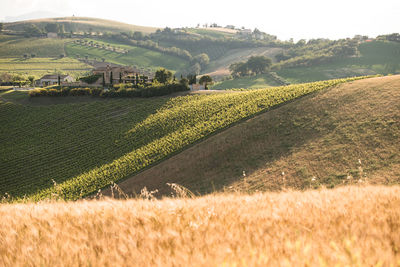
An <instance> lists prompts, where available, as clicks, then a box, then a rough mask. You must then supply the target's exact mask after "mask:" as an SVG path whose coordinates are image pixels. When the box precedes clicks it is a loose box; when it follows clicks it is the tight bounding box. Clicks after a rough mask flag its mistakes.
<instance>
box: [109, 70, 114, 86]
mask: <svg viewBox="0 0 400 267" xmlns="http://www.w3.org/2000/svg"><path fill="white" fill-rule="evenodd" d="M110 84H111V85H112V84H113V73H112V71H110Z"/></svg>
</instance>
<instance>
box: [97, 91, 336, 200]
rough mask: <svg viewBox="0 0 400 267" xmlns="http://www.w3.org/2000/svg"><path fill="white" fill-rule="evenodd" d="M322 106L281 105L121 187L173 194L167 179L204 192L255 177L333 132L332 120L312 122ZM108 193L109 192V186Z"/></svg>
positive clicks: (130, 191)
mask: <svg viewBox="0 0 400 267" xmlns="http://www.w3.org/2000/svg"><path fill="white" fill-rule="evenodd" d="M312 97H313V96H312V95H311V96H305V97H304V98H303V100H305V99H310V98H312ZM303 103H304V102H303ZM318 110H320V106H313V105H308V107H307V109H306V110H304V108H303V106H299V105H298V104H297V103H293V102H292V103H290V104H289V105H284V106H281V107H279V108H277V109H274V110H271V111H269V112H267V113H265V114H262V115H260V116H257V117H255V118H252V119H249V120H248V121H245V122H243V123H240V124H238V125H236V126H234V127H232V128H230V129H228V130H226V131H222V132H220V133H219V134H217V135H216V136H213V137H211V138H208V139H206V140H204V141H202V142H201V143H198V144H195V145H193V146H191V147H189V148H188V149H186V150H185V151H183V152H182V153H180V154H177V155H175V156H173V157H171V158H170V159H168V160H166V161H163V162H161V163H160V164H158V165H156V166H154V167H152V168H150V169H148V170H145V171H143V172H141V173H139V174H138V175H136V176H134V177H132V178H130V179H127V180H125V181H123V182H121V183H119V185H120V187H121V189H122V190H123V191H124V192H126V193H127V194H128V195H130V196H135V195H139V194H140V191H141V189H142V188H144V187H146V188H147V189H148V190H150V191H151V190H156V189H157V190H158V193H157V194H155V195H156V196H157V197H161V196H170V195H171V194H172V193H173V191H171V187H170V186H168V185H167V184H166V183H176V184H179V185H182V186H184V187H186V188H188V189H189V190H191V191H192V192H194V193H196V194H199V195H202V194H207V193H211V192H214V191H224V190H229V186H230V185H231V184H232V183H234V182H237V181H240V180H241V179H243V178H244V174H245V175H247V176H248V175H251V174H252V173H254V172H256V171H258V170H259V169H261V168H264V167H265V166H268V164H270V163H272V162H275V161H277V160H279V159H280V158H282V157H286V156H288V155H290V154H291V153H293V151H294V150H295V149H296V148H298V147H301V146H303V145H304V144H306V143H308V142H310V141H312V140H314V139H317V138H319V137H320V136H321V132H320V129H318V127H321V126H322V127H328V128H329V130H333V129H334V128H335V126H334V125H329V124H330V122H329V120H327V121H326V125H325V126H323V125H321V124H320V125H315V124H314V123H313V121H315V120H319V119H322V118H323V117H324V116H325V115H326V114H324V113H321V110H320V112H318ZM280 188H281V184H280V183H279V182H275V183H273V184H271V185H270V186H269V189H270V190H278V189H280ZM104 193H105V194H106V195H109V194H110V190H108V189H107V190H105V191H104ZM114 193H116V194H117V192H114Z"/></svg>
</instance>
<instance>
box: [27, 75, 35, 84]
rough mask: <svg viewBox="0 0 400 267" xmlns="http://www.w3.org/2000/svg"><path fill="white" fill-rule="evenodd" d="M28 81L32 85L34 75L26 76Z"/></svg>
mask: <svg viewBox="0 0 400 267" xmlns="http://www.w3.org/2000/svg"><path fill="white" fill-rule="evenodd" d="M28 80H29V83H30V84H31V85H33V81H34V80H35V77H34V76H28Z"/></svg>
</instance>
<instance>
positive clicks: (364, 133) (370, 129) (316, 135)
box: [120, 75, 400, 193]
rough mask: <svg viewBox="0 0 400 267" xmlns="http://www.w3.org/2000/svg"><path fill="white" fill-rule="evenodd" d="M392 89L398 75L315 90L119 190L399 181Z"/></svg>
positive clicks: (399, 93) (397, 99) (399, 122)
mask: <svg viewBox="0 0 400 267" xmlns="http://www.w3.org/2000/svg"><path fill="white" fill-rule="evenodd" d="M399 88H400V76H399V75H397V76H389V77H382V78H372V79H366V80H361V81H355V82H352V83H349V84H343V85H340V86H338V87H335V88H332V89H329V90H325V91H321V92H319V93H316V94H313V95H310V96H307V97H304V98H302V99H299V100H297V101H295V102H292V103H289V104H288V105H285V106H282V107H280V108H278V109H276V110H272V111H270V112H267V113H265V114H263V115H260V116H258V117H256V118H253V119H251V120H249V121H246V122H245V123H242V124H239V125H237V126H235V127H232V128H230V129H228V130H226V131H224V132H222V133H220V134H218V135H216V136H213V137H211V138H209V139H207V140H206V141H204V142H202V143H199V144H197V145H195V146H193V147H191V148H190V149H188V150H186V151H184V152H182V153H180V154H178V155H176V156H174V157H172V158H170V159H168V160H166V161H164V162H162V163H160V164H159V165H157V166H155V167H153V168H151V169H149V170H146V171H144V172H142V173H140V174H138V175H136V176H134V177H133V178H131V179H128V180H126V181H124V182H122V183H120V186H121V188H122V189H123V190H124V191H126V192H127V193H137V192H139V191H140V189H141V188H143V187H144V186H146V187H147V188H149V189H150V190H153V189H159V190H161V192H162V193H168V192H169V188H168V187H167V186H166V185H165V183H167V182H169V183H178V184H181V185H183V186H185V187H187V188H189V189H190V190H192V191H194V192H201V193H204V192H210V191H213V190H214V189H216V190H222V189H224V188H225V190H226V189H228V188H230V190H241V189H243V190H245V191H248V190H250V191H254V190H277V189H280V188H282V187H283V186H290V187H294V188H300V189H303V188H307V187H310V186H311V187H314V186H315V187H317V186H319V185H321V184H324V185H328V186H334V185H337V184H342V183H349V182H350V183H351V182H354V181H357V180H358V179H360V177H361V178H365V177H366V178H368V179H370V181H371V182H374V183H384V184H392V183H399V182H400V172H399V170H400V155H399V153H398V151H400V142H399V132H400V117H399V116H400V115H399V114H400V105H399V103H400V90H399ZM359 159H360V160H361V164H359V162H358V160H359ZM244 172H245V174H246V176H245V177H243V173H244ZM282 173H284V175H282ZM348 176H349V177H350V179H347V177H348ZM313 178H314V179H315V180H314V181H313Z"/></svg>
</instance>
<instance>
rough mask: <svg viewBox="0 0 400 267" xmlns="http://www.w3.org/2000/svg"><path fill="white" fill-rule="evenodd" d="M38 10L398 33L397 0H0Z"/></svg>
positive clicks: (3, 11) (172, 23)
mask: <svg viewBox="0 0 400 267" xmlns="http://www.w3.org/2000/svg"><path fill="white" fill-rule="evenodd" d="M39 10H42V11H50V12H55V13H57V14H60V15H63V16H71V15H73V14H74V15H75V16H88V17H98V18H105V19H112V20H118V21H121V22H126V23H130V24H136V25H143V26H157V27H165V26H168V27H182V26H195V25H197V23H200V24H204V23H212V22H215V23H218V24H219V25H223V26H225V25H227V24H232V25H235V26H240V27H241V26H245V27H246V28H252V29H253V28H255V27H257V28H259V29H260V30H262V31H265V32H267V33H270V34H273V35H277V36H278V38H280V39H283V40H285V39H289V38H290V37H293V38H294V39H296V40H297V39H301V38H305V39H309V38H320V37H321V38H330V39H338V38H345V37H353V36H354V35H355V34H362V35H369V36H376V35H379V34H386V33H393V32H400V0H374V1H373V0H354V1H353V0H303V1H301V0H275V1H269V0H267V1H256V0H247V1H237V2H236V1H225V0H222V1H221V0H219V1H218V0H201V1H188V0H186V1H183V0H167V1H156V0H146V1H135V0H132V1H124V0H107V1H104V0H68V1H67V0H0V20H2V19H4V18H5V17H7V16H10V17H11V16H18V15H22V14H24V13H30V12H34V11H39Z"/></svg>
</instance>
